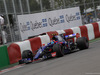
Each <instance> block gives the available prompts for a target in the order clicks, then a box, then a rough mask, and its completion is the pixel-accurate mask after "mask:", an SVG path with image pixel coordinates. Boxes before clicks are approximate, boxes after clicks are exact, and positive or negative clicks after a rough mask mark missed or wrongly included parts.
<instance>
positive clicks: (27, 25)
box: [18, 7, 82, 40]
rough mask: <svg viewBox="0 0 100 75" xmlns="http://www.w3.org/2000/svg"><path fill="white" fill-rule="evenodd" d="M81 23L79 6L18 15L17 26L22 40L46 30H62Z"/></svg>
mask: <svg viewBox="0 0 100 75" xmlns="http://www.w3.org/2000/svg"><path fill="white" fill-rule="evenodd" d="M81 25H82V20H81V14H80V9H79V7H74V8H68V9H61V10H54V11H49V12H42V13H36V14H27V15H18V26H19V29H20V34H21V39H22V40H25V39H27V38H28V37H29V36H35V35H38V34H41V33H45V32H48V31H55V30H64V29H69V28H72V27H77V26H81Z"/></svg>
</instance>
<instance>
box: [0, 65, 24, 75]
mask: <svg viewBox="0 0 100 75" xmlns="http://www.w3.org/2000/svg"><path fill="white" fill-rule="evenodd" d="M21 67H23V64H22V65H17V66H14V67H11V68H8V69H4V70H1V71H0V74H3V73H6V72H9V71H12V70H15V69H17V68H21Z"/></svg>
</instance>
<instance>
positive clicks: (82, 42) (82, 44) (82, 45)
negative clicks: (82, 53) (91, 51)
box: [76, 37, 89, 50]
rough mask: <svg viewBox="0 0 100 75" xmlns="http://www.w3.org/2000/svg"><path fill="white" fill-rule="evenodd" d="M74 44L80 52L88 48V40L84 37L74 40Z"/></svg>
mask: <svg viewBox="0 0 100 75" xmlns="http://www.w3.org/2000/svg"><path fill="white" fill-rule="evenodd" d="M76 43H77V47H78V48H79V49H80V50H83V49H88V48H89V41H88V39H87V38H86V37H79V38H78V39H77V40H76Z"/></svg>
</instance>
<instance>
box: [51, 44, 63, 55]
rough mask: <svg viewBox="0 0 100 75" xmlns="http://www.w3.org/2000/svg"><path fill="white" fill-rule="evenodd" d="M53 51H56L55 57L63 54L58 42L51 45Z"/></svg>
mask: <svg viewBox="0 0 100 75" xmlns="http://www.w3.org/2000/svg"><path fill="white" fill-rule="evenodd" d="M53 52H56V56H57V57H62V56H64V51H63V49H62V47H61V45H60V44H54V46H53Z"/></svg>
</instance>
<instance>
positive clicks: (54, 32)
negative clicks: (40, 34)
mask: <svg viewBox="0 0 100 75" xmlns="http://www.w3.org/2000/svg"><path fill="white" fill-rule="evenodd" d="M47 34H48V35H49V37H50V39H52V37H53V35H52V34H56V35H58V33H57V32H56V31H50V32H47Z"/></svg>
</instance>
